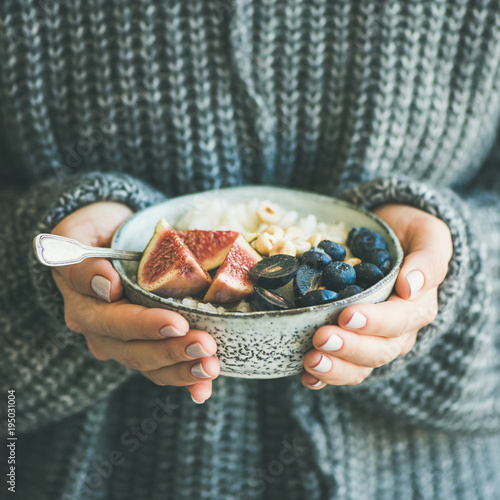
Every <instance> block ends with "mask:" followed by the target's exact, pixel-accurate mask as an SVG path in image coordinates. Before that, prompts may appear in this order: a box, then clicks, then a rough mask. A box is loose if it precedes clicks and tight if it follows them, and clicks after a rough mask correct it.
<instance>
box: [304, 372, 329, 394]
mask: <svg viewBox="0 0 500 500" xmlns="http://www.w3.org/2000/svg"><path fill="white" fill-rule="evenodd" d="M300 380H301V382H302V384H303V385H304V386H305V387H307V388H308V389H313V390H315V391H317V390H318V389H323V387H325V385H326V384H325V383H324V382H322V381H321V380H319V379H317V378H316V377H315V376H314V375H311V374H310V373H307V372H304V373H303V374H302V376H301V378H300Z"/></svg>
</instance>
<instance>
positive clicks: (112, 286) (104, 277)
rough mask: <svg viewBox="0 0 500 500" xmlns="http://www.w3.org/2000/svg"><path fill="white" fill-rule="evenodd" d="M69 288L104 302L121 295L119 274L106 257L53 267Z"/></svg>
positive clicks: (115, 299) (112, 300)
mask: <svg viewBox="0 0 500 500" xmlns="http://www.w3.org/2000/svg"><path fill="white" fill-rule="evenodd" d="M53 273H58V274H59V275H60V276H62V277H63V278H64V280H65V281H66V283H67V284H68V285H69V287H70V288H72V289H73V290H75V291H76V292H78V293H81V294H83V295H88V296H90V297H95V298H98V299H100V300H103V301H104V302H115V301H117V300H119V299H120V298H121V297H122V295H123V286H122V282H121V280H120V276H119V275H118V273H117V272H116V271H115V269H114V268H113V266H112V264H111V262H109V261H108V260H106V259H87V260H84V261H83V262H82V263H81V264H75V265H72V266H61V267H56V268H54V269H53Z"/></svg>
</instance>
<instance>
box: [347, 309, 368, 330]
mask: <svg viewBox="0 0 500 500" xmlns="http://www.w3.org/2000/svg"><path fill="white" fill-rule="evenodd" d="M365 325H366V316H364V315H363V314H361V313H359V312H355V313H354V314H353V315H352V318H351V319H350V320H349V321H348V322H347V323H346V325H345V326H347V328H356V329H357V328H363V327H364V326H365Z"/></svg>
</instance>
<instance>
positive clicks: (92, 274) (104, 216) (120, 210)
mask: <svg viewBox="0 0 500 500" xmlns="http://www.w3.org/2000/svg"><path fill="white" fill-rule="evenodd" d="M131 214H132V211H131V210H130V208H128V207H127V206H126V205H122V204H120V203H114V202H99V203H93V204H91V205H87V206H85V207H83V208H80V209H79V210H76V211H75V212H73V213H72V214H70V215H68V216H67V217H65V218H64V219H63V220H62V221H61V222H60V223H59V224H58V225H57V226H56V227H55V228H54V229H53V230H52V233H53V234H58V235H60V236H66V237H68V238H73V239H75V240H77V241H79V242H81V243H83V244H85V245H90V246H102V247H106V246H109V244H110V242H111V238H112V236H113V234H114V232H115V231H116V229H117V228H118V227H119V226H120V225H121V224H122V222H124V221H125V220H126V219H127V218H128V217H129V216H130V215H131ZM53 272H56V273H58V274H59V275H61V276H62V277H63V279H64V280H65V282H66V284H67V285H68V286H69V287H70V288H71V289H73V290H75V291H77V292H79V293H82V294H84V295H89V296H91V297H96V298H99V299H101V300H104V301H106V302H114V301H116V300H119V299H120V298H121V296H122V294H123V287H122V283H121V280H120V277H119V275H118V273H117V272H116V271H115V269H114V268H113V266H112V264H111V262H109V261H108V260H106V259H86V260H84V261H83V262H81V263H80V264H75V265H71V266H62V267H56V268H54V269H53Z"/></svg>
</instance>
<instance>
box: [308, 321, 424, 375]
mask: <svg viewBox="0 0 500 500" xmlns="http://www.w3.org/2000/svg"><path fill="white" fill-rule="evenodd" d="M416 337H417V332H416V331H413V332H407V333H406V334H404V335H402V336H400V337H397V338H383V337H374V336H371V335H359V334H357V333H352V332H349V331H346V330H342V329H341V328H339V327H338V326H324V327H321V328H320V329H318V331H317V332H316V334H315V335H314V337H313V344H314V347H315V348H316V349H317V350H318V351H319V352H322V353H324V354H328V355H334V356H335V357H337V358H341V359H343V360H345V361H349V362H350V363H354V364H355V365H358V366H364V367H368V368H378V367H379V366H382V365H385V364H387V363H390V362H391V361H393V360H394V359H396V358H397V357H398V356H401V355H402V354H403V353H404V354H406V352H409V351H410V349H411V348H412V347H413V345H414V344H415V339H416Z"/></svg>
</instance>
